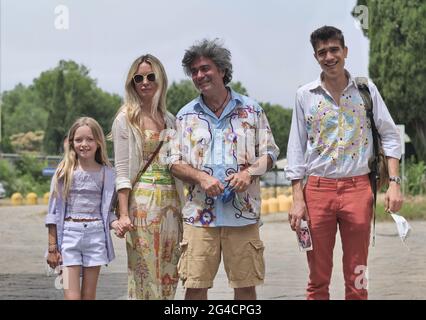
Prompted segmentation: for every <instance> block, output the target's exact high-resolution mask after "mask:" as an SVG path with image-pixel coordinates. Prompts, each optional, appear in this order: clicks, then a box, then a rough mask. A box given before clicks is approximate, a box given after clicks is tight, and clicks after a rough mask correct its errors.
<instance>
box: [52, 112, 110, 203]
mask: <svg viewBox="0 0 426 320" xmlns="http://www.w3.org/2000/svg"><path fill="white" fill-rule="evenodd" d="M82 126H88V127H89V128H90V130H92V134H93V137H94V138H95V141H96V145H97V149H96V153H95V161H96V162H97V163H99V164H101V165H105V166H109V167H110V166H111V163H110V162H109V160H108V155H107V152H106V150H107V149H106V143H105V136H104V132H103V131H102V128H101V126H100V125H99V123H98V122H97V121H96V120H95V119H93V118H90V117H81V118H79V119H77V120H76V121H75V122H74V124H73V125H72V126H71V128H70V130H69V131H68V135H67V139H66V140H65V143H64V151H65V152H64V158H63V159H62V161H61V162H60V163H59V165H58V168H57V169H56V172H55V175H54V179H55V184H54V185H55V189H54V192H55V193H57V192H58V182H59V181H62V183H63V189H62V196H63V198H64V199H66V198H67V197H68V194H69V191H70V188H71V184H72V177H73V171H74V170H75V168H76V167H77V165H78V157H77V154H76V152H75V150H74V135H75V132H76V131H77V129H78V128H80V127H82Z"/></svg>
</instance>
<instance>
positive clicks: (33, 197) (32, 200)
mask: <svg viewBox="0 0 426 320" xmlns="http://www.w3.org/2000/svg"><path fill="white" fill-rule="evenodd" d="M37 202H38V199H37V194H36V193H34V192H30V193H28V194H27V197H26V203H27V204H29V205H34V204H37Z"/></svg>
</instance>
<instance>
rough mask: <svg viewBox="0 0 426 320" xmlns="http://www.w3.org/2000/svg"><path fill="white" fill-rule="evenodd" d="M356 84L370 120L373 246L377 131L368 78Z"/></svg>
mask: <svg viewBox="0 0 426 320" xmlns="http://www.w3.org/2000/svg"><path fill="white" fill-rule="evenodd" d="M355 82H356V86H357V88H358V91H359V93H360V95H361V98H362V100H363V102H364V106H365V112H366V114H367V117H368V118H369V120H370V125H371V132H372V136H373V162H372V166H371V168H370V170H371V172H370V185H371V189H372V191H373V242H372V245H373V247H374V245H375V243H376V202H377V179H378V178H379V176H378V175H379V170H378V162H377V161H378V160H377V156H378V154H379V141H378V139H379V133H378V131H377V128H376V123H375V122H374V114H373V99H371V93H370V89H369V88H368V79H367V78H365V77H357V78H355Z"/></svg>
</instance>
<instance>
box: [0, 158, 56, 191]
mask: <svg viewBox="0 0 426 320" xmlns="http://www.w3.org/2000/svg"><path fill="white" fill-rule="evenodd" d="M46 166H47V163H46V162H45V161H40V160H38V159H36V157H34V156H31V155H29V154H25V155H22V157H21V158H20V159H19V160H18V161H16V162H15V163H14V164H11V163H10V162H9V161H7V160H3V159H0V181H2V182H4V185H5V189H6V193H7V196H11V194H12V193H14V192H19V193H21V194H22V195H26V194H27V193H29V192H35V193H37V195H38V196H42V195H43V194H44V193H45V192H47V191H49V187H50V178H49V177H44V176H43V175H42V169H43V168H44V167H46Z"/></svg>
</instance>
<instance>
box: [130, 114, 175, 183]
mask: <svg viewBox="0 0 426 320" xmlns="http://www.w3.org/2000/svg"><path fill="white" fill-rule="evenodd" d="M164 129H167V123H166V120H164ZM163 143H164V140H161V141H160V143H159V144H158V146H157V148H156V149H155V151H154V152H153V153H152V154H151V157H150V158H149V159H148V161H147V162H146V163H145V165H144V166H143V168H142V170H141V171H139V173H138V175H137V176H136V179H135V180H134V181H133V183H132V190H133V188H134V186H135V184H136V182H138V181H139V179H140V178H141V177H142V175H143V174H144V173H145V171H146V170H147V169H148V168H149V166H150V164H151V162H152V161H153V160H154V159H155V157H156V156H157V154H158V153H159V152H160V149H161V147H162V146H163Z"/></svg>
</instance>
